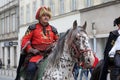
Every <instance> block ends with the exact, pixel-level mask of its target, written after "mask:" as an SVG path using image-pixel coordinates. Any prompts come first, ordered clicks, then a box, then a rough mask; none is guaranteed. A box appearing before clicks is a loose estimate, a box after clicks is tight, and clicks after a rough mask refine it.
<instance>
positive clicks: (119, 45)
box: [109, 30, 120, 57]
mask: <svg viewBox="0 0 120 80" xmlns="http://www.w3.org/2000/svg"><path fill="white" fill-rule="evenodd" d="M118 33H119V34H120V30H118ZM116 50H120V36H119V37H118V38H117V40H116V41H115V44H114V46H113V47H112V49H111V50H110V52H109V56H110V57H114V55H115V52H116Z"/></svg>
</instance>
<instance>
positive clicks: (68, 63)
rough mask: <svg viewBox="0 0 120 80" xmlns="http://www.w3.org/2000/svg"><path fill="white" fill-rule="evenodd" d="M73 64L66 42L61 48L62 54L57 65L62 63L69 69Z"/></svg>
mask: <svg viewBox="0 0 120 80" xmlns="http://www.w3.org/2000/svg"><path fill="white" fill-rule="evenodd" d="M74 64H75V61H74V60H73V58H72V57H71V54H70V50H69V47H68V45H67V44H65V45H64V49H63V54H62V55H61V58H60V63H59V65H64V66H65V67H68V68H66V70H68V71H69V70H70V71H71V70H72V69H73V66H74Z"/></svg>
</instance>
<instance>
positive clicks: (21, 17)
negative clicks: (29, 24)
mask: <svg viewBox="0 0 120 80" xmlns="http://www.w3.org/2000/svg"><path fill="white" fill-rule="evenodd" d="M23 22H24V8H23V7H21V8H20V25H22V24H23Z"/></svg>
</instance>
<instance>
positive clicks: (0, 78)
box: [0, 75, 15, 80]
mask: <svg viewBox="0 0 120 80" xmlns="http://www.w3.org/2000/svg"><path fill="white" fill-rule="evenodd" d="M0 80H15V78H14V77H10V76H2V75H0Z"/></svg>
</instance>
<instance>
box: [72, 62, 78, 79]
mask: <svg viewBox="0 0 120 80" xmlns="http://www.w3.org/2000/svg"><path fill="white" fill-rule="evenodd" d="M78 74H79V65H78V63H75V65H74V67H73V76H74V79H75V80H77V78H78Z"/></svg>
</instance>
